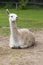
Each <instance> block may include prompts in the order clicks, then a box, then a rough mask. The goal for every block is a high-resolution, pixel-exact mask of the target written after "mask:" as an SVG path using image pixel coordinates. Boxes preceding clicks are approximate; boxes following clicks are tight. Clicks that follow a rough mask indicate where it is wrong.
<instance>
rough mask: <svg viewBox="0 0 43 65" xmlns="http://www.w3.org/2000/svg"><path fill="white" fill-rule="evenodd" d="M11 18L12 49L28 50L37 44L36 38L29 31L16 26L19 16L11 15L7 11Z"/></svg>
mask: <svg viewBox="0 0 43 65" xmlns="http://www.w3.org/2000/svg"><path fill="white" fill-rule="evenodd" d="M6 11H7V13H8V16H9V23H10V32H11V34H10V43H9V46H10V48H27V47H30V46H32V45H34V44H35V37H34V34H33V33H32V32H30V31H29V30H28V29H25V28H23V29H18V28H17V26H16V20H17V19H18V16H17V15H16V14H14V13H10V12H9V10H8V9H7V10H6Z"/></svg>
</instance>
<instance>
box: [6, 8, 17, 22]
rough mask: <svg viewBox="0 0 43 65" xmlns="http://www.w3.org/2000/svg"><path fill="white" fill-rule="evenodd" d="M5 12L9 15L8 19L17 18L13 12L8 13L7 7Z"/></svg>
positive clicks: (14, 19)
mask: <svg viewBox="0 0 43 65" xmlns="http://www.w3.org/2000/svg"><path fill="white" fill-rule="evenodd" d="M6 11H7V14H8V16H9V21H16V20H18V16H17V15H16V14H14V13H10V12H9V10H8V9H6Z"/></svg>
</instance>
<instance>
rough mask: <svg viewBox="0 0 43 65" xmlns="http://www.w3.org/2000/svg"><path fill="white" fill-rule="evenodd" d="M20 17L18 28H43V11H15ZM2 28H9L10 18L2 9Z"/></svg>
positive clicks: (0, 14) (0, 22)
mask: <svg viewBox="0 0 43 65" xmlns="http://www.w3.org/2000/svg"><path fill="white" fill-rule="evenodd" d="M10 11H11V12H12V13H16V14H17V15H18V17H19V19H18V21H17V26H20V27H27V28H43V9H38V10H35V9H29V10H14V9H10ZM0 26H9V21H8V16H7V14H6V10H5V9H0Z"/></svg>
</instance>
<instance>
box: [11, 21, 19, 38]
mask: <svg viewBox="0 0 43 65" xmlns="http://www.w3.org/2000/svg"><path fill="white" fill-rule="evenodd" d="M10 31H11V35H12V36H13V38H15V39H16V38H18V30H17V26H16V22H14V21H10Z"/></svg>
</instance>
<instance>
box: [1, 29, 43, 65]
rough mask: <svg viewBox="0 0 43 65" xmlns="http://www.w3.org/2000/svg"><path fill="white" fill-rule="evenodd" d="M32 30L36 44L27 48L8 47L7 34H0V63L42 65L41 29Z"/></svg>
mask: <svg viewBox="0 0 43 65" xmlns="http://www.w3.org/2000/svg"><path fill="white" fill-rule="evenodd" d="M33 32H34V34H35V39H36V44H35V45H34V46H33V47H31V48H28V49H10V48H9V36H1V37H0V65H43V30H42V29H41V30H37V31H33Z"/></svg>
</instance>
